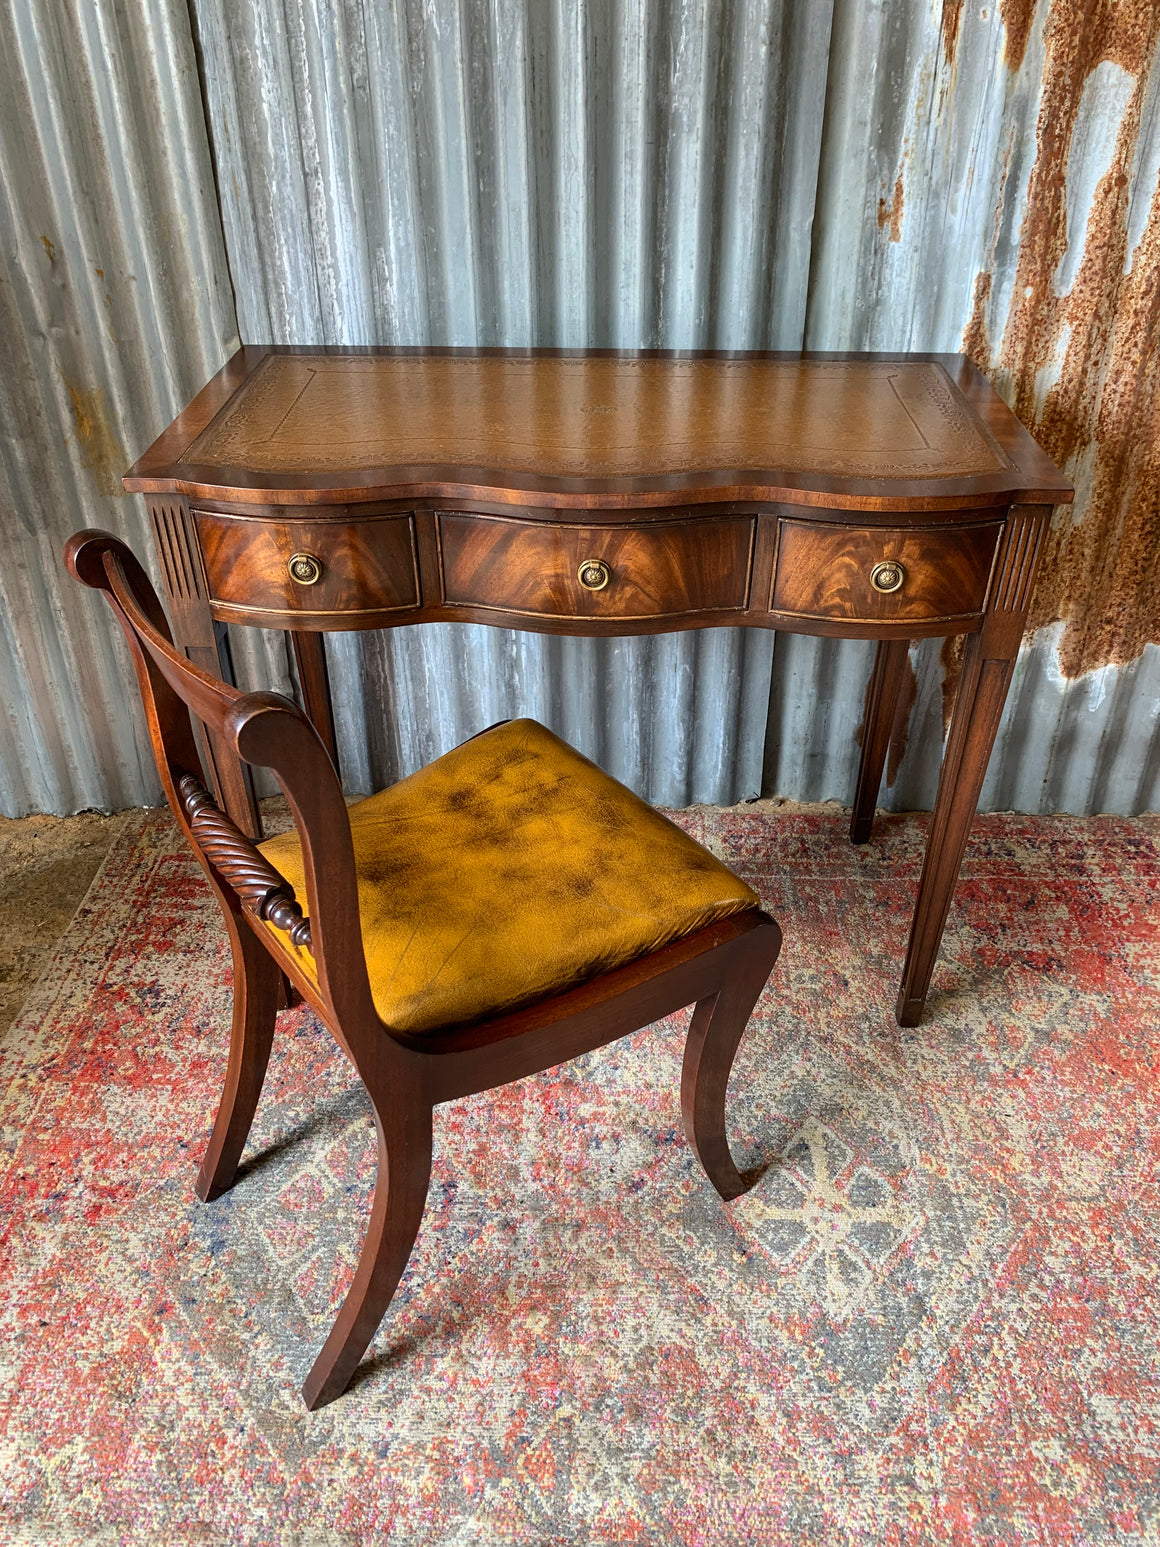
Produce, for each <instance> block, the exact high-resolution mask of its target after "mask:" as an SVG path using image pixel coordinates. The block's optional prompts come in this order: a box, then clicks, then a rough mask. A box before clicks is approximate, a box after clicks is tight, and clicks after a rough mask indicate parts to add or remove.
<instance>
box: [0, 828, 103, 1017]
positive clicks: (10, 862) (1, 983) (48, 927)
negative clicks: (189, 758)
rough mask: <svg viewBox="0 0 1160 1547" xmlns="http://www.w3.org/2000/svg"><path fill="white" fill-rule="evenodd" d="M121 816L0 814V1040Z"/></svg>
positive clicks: (81, 895) (45, 961)
mask: <svg viewBox="0 0 1160 1547" xmlns="http://www.w3.org/2000/svg"><path fill="white" fill-rule="evenodd" d="M122 820H123V819H122V817H121V816H100V815H99V814H98V813H96V812H92V811H86V812H83V813H82V814H81V815H80V816H70V817H53V816H29V817H24V818H22V819H21V820H19V821H13V820H12V819H11V818H9V817H0V1035H3V1033H4V1032H5V1031H7V1029H8V1027H9V1026H11V1025H12V1023H13V1021H14V1020H15V1019H16V1017H17V1016H18V1015H19V1014H20V1011H21V1010H22V1008H23V1007H24V1002H25V1000H26V999H27V998H28V996H29V994H30V993H31V992H32V989H33V987H34V985H35V984H36V981H37V979H38V978H39V977H40V975H41V973H42V972H43V971H44V969H45V967H46V966H47V965H48V962H49V960H50V958H51V956H52V953H53V950H54V948H55V946H56V943H57V941H58V940H59V939H60V937H61V935H62V934H63V933H64V931H65V929H66V928H67V927H68V924H69V921H70V919H71V918H72V916H73V914H74V913H75V912H76V910H77V908H78V907H79V906H80V904H81V902H82V901H83V899H84V895H85V893H86V892H87V891H88V889H89V886H90V885H91V884H92V880H93V877H94V876H95V875H96V873H97V871H98V869H99V868H100V864H101V861H102V860H103V859H104V857H105V855H106V854H107V853H108V851H109V847H110V845H111V844H112V842H113V839H114V838H115V837H116V835H117V832H118V830H119V827H120V824H121V822H122Z"/></svg>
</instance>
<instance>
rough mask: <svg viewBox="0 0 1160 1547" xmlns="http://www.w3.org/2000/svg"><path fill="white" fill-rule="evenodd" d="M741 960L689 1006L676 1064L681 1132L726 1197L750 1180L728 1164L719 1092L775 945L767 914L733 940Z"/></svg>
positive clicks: (775, 934)
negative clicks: (759, 925)
mask: <svg viewBox="0 0 1160 1547" xmlns="http://www.w3.org/2000/svg"><path fill="white" fill-rule="evenodd" d="M738 945H739V947H740V948H741V949H743V950H744V953H745V954H744V957H743V959H742V960H741V961H739V962H738V961H736V960H734V961H732V962H731V963H730V967H729V968H728V969H727V975H726V979H725V982H724V983H723V984H722V986H721V988H720V989H718V991H717V992H716V993H715V994H713V995H711V996H710V997H709V998H707V999H702V1000H700V1001H699V1002H698V1003H697V1005H696V1007H695V1009H694V1010H693V1018H692V1021H691V1022H690V1024H689V1035H688V1038H687V1040H686V1042H685V1058H684V1063H683V1065H682V1068H681V1115H682V1116H683V1118H684V1121H685V1136H686V1138H687V1139H688V1141H689V1143H690V1145H691V1146H692V1148H693V1153H694V1154H695V1155H696V1157H697V1159H698V1160H699V1161H700V1162H701V1164H702V1166H703V1167H704V1168H705V1174H706V1176H707V1177H708V1178H709V1180H710V1181H711V1182H712V1184H713V1186H714V1187H715V1188H716V1189H717V1191H718V1192H719V1193H720V1194H721V1196H722V1198H724V1199H726V1200H728V1199H730V1198H737V1197H740V1195H741V1194H742V1193H743V1192H745V1191H746V1189H747V1188H748V1187H749V1185H750V1183H748V1182H747V1181H746V1180H745V1178H744V1177H743V1176H742V1175H741V1173H740V1171H738V1169H737V1167H736V1166H735V1165H734V1164H733V1156H732V1155H731V1154H730V1153H729V1140H728V1139H727V1138H726V1136H725V1092H726V1088H727V1087H728V1084H729V1071H730V1069H732V1067H733V1057H734V1054H735V1053H736V1052H737V1047H738V1044H739V1043H740V1041H741V1037H742V1035H743V1033H744V1031H745V1028H746V1026H747V1025H748V1024H749V1017H750V1015H751V1014H752V1012H753V1007H754V1005H755V1004H756V1003H757V1000H758V998H759V997H760V994H761V990H762V989H763V988H764V987H765V985H766V982H767V981H768V979H769V975H770V973H771V972H772V971H773V966H774V963H775V962H776V960H777V955H778V952H779V950H780V949H781V931H780V930H779V929H778V927H777V925H776V924H774V923H773V920H772V919H771V920H769V921H768V927H767V928H763V929H754V930H752V931H751V932H750V933H749V935H747V936H745V937H744V939H743V940H742V941H741V942H738Z"/></svg>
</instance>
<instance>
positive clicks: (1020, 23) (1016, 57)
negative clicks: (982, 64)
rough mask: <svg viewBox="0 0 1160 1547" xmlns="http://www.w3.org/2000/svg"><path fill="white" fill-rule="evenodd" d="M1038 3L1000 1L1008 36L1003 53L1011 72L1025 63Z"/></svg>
mask: <svg viewBox="0 0 1160 1547" xmlns="http://www.w3.org/2000/svg"><path fill="white" fill-rule="evenodd" d="M1037 3H1038V0H999V13H1000V15H1001V16H1002V18H1003V30H1004V32H1005V33H1006V34H1007V46H1006V48H1005V49H1004V51H1003V53H1004V57H1005V59H1006V60H1007V68H1008V69H1010V70H1017V69H1018V68H1019V66H1020V65H1021V64H1022V63H1023V55H1024V54H1025V53H1026V52H1027V40H1028V38H1029V37H1030V36H1031V24H1032V23H1033V22H1034V20H1035V9H1036V5H1037ZM1080 4H1081V5H1082V4H1083V0H1080Z"/></svg>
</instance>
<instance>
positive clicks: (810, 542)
mask: <svg viewBox="0 0 1160 1547" xmlns="http://www.w3.org/2000/svg"><path fill="white" fill-rule="evenodd" d="M1002 525H1003V524H1002V522H1001V521H988V522H985V523H982V522H981V523H979V524H978V525H974V526H967V527H963V526H956V527H935V528H930V527H927V528H925V529H921V530H913V529H907V528H900V527H886V526H879V527H848V526H838V525H834V524H831V523H822V522H817V521H794V520H782V521H780V522H779V523H778V544H777V569H776V572H775V574H774V580H773V598H772V602H771V606H772V608H773V610H774V611H775V612H784V613H790V614H792V615H794V616H796V617H801V618H819V619H824V618H830V619H836V620H843V621H848V622H855V623H857V622H865V623H882V622H898V623H921V624H926V623H941V622H951V621H955V622H958V621H961V620H962V619H964V618H971V617H976V616H978V615H979V614H980V613H981V612H982V610H983V602H984V599H985V598H986V595H987V582H988V580H989V579H990V575H991V562H992V560H993V558H994V556H995V544H996V542H997V541H998V537H999V533H1000V531H1001V530H1002Z"/></svg>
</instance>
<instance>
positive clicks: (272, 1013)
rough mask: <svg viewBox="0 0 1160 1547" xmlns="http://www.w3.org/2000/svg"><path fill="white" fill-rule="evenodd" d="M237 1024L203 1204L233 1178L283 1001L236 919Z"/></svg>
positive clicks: (202, 1185) (203, 1181) (201, 1179)
mask: <svg viewBox="0 0 1160 1547" xmlns="http://www.w3.org/2000/svg"><path fill="white" fill-rule="evenodd" d="M230 943H231V945H232V946H233V952H234V1024H233V1030H232V1032H231V1035H230V1058H229V1063H228V1065H227V1067H226V1083H225V1089H224V1090H223V1091H222V1098H221V1101H220V1103H219V1104H218V1111H217V1118H216V1119H215V1121H214V1125H213V1132H212V1133H211V1135H210V1140H209V1145H208V1147H207V1149H206V1152H205V1156H204V1158H203V1160H202V1163H201V1170H200V1171H199V1172H198V1177H197V1185H196V1191H197V1196H198V1197H199V1198H200V1199H201V1200H202V1202H203V1203H209V1202H210V1201H212V1199H214V1198H217V1197H220V1195H221V1194H222V1193H223V1192H226V1191H227V1190H228V1189H229V1188H230V1187H231V1186H232V1185H233V1181H234V1176H235V1174H236V1172H237V1169H238V1162H239V1161H240V1160H241V1158H242V1150H243V1149H244V1148H245V1143H246V1138H247V1136H248V1135H249V1132H250V1124H251V1123H252V1122H253V1120H254V1112H255V1111H256V1109H257V1106H258V1097H259V1096H260V1095H261V1093H262V1081H263V1080H264V1079H265V1076H266V1065H267V1064H268V1063H269V1061H270V1044H271V1043H272V1042H273V1040H274V1022H275V1019H276V1017H277V1014H278V1010H279V1007H280V1005H281V1002H282V974H281V972H280V971H279V970H278V968H277V967H276V966H275V965H274V963H273V961H272V960H271V959H270V957H269V955H268V954H267V953H266V951H265V950H264V949H263V947H262V946H261V944H260V943H259V942H258V940H257V939H256V938H255V937H254V935H253V934H252V933H251V931H250V930H249V929H247V928H246V926H245V924H243V923H241V922H240V921H239V920H236V919H235V920H232V921H231V925H230Z"/></svg>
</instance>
